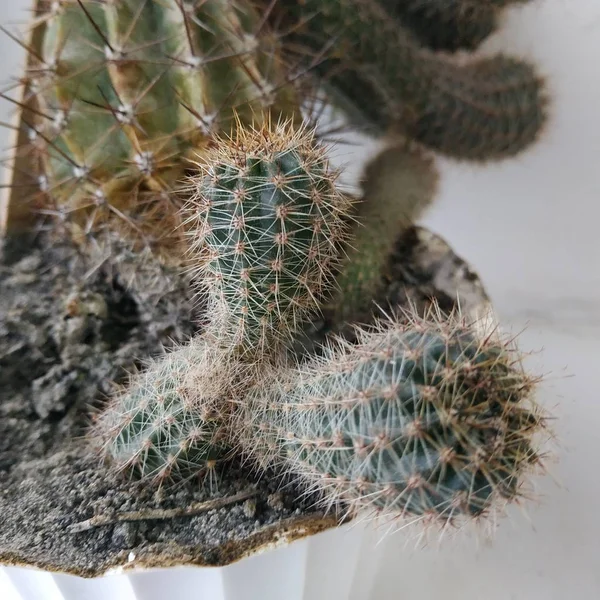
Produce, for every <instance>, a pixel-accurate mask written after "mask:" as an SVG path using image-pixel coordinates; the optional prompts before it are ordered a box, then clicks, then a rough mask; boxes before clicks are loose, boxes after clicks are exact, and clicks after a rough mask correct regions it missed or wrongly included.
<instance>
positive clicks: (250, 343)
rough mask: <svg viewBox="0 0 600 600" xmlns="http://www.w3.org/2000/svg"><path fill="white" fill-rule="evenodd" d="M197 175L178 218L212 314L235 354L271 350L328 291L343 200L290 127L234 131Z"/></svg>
mask: <svg viewBox="0 0 600 600" xmlns="http://www.w3.org/2000/svg"><path fill="white" fill-rule="evenodd" d="M198 168H199V170H200V171H201V173H200V175H199V176H198V177H193V178H192V179H191V185H190V190H189V191H190V195H191V200H190V202H189V203H188V205H187V206H186V207H185V208H184V218H185V222H186V229H187V232H188V238H189V247H190V257H191V263H192V265H193V271H195V273H196V274H197V275H198V276H199V277H198V280H199V281H200V283H201V284H203V285H208V286H209V287H210V288H211V289H210V298H211V300H212V309H211V311H210V313H211V317H213V322H214V321H215V320H220V323H221V325H222V327H221V328H220V331H221V335H222V336H223V337H224V339H229V340H230V344H231V345H233V346H238V347H239V349H240V350H241V351H251V352H257V351H261V350H263V349H267V350H270V349H271V348H270V345H271V344H272V343H273V342H274V341H276V340H278V339H283V338H289V336H290V335H291V333H292V332H293V331H294V330H295V328H296V327H297V325H299V322H300V320H301V318H302V317H303V316H304V315H305V314H306V313H307V312H308V311H310V310H312V309H314V308H316V307H317V302H318V299H321V298H322V297H323V295H325V294H327V292H328V290H329V288H328V284H330V283H331V278H332V272H333V269H334V268H335V267H336V264H337V261H338V257H339V247H340V244H341V243H342V242H343V241H344V239H345V231H346V230H347V221H348V219H347V217H348V215H349V213H350V212H351V203H350V200H349V199H348V198H347V197H346V196H344V195H343V194H342V193H341V192H340V191H339V190H337V189H336V186H335V181H336V176H337V175H336V174H335V173H334V172H333V171H331V170H330V169H329V166H328V161H327V158H326V155H325V149H324V148H323V147H322V146H320V145H318V144H317V143H316V140H315V136H314V131H313V130H309V129H307V128H304V127H300V128H298V127H295V126H293V124H291V123H289V122H279V123H270V124H266V125H265V126H264V127H261V126H258V127H257V128H240V129H239V130H238V131H237V133H236V134H234V135H233V137H231V138H224V137H223V138H221V139H219V140H218V143H216V145H215V146H214V147H213V149H212V150H211V151H210V152H209V154H208V155H207V156H206V157H205V158H204V159H203V161H202V162H200V163H198Z"/></svg>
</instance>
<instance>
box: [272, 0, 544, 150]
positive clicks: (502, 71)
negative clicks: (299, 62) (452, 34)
mask: <svg viewBox="0 0 600 600" xmlns="http://www.w3.org/2000/svg"><path fill="white" fill-rule="evenodd" d="M282 13H283V15H279V19H280V20H283V21H284V22H286V21H285V19H287V20H288V21H290V22H292V23H293V22H295V21H296V22H298V23H300V25H298V26H297V27H296V29H294V35H292V36H291V38H292V42H293V44H301V45H304V46H307V47H308V48H310V49H311V50H312V51H313V52H319V51H321V50H322V49H323V47H324V46H327V45H328V44H329V43H330V41H331V40H332V39H335V40H336V41H337V43H336V44H335V46H334V50H332V51H330V52H329V53H328V55H327V56H328V58H329V59H330V60H329V61H324V62H322V63H321V64H320V65H319V69H320V72H321V73H323V74H324V75H325V76H326V79H327V82H328V85H329V87H330V88H333V89H335V90H337V92H338V93H341V94H343V95H344V96H346V103H345V104H346V105H347V104H348V103H350V104H351V105H353V107H354V109H356V111H358V113H359V114H360V115H361V117H362V119H363V121H364V122H365V126H366V127H367V128H370V129H371V130H374V131H379V132H382V131H388V130H394V129H395V130H400V131H401V132H402V133H404V134H406V135H407V136H409V137H411V138H413V139H414V140H416V141H418V142H420V143H422V144H423V145H425V146H428V147H430V148H431V149H433V150H437V151H439V152H441V153H444V154H447V155H449V156H452V157H455V158H458V159H469V160H479V161H481V160H488V159H501V158H505V157H510V156H514V155H515V154H517V153H519V152H520V151H522V150H523V149H525V148H526V147H528V146H529V145H531V144H532V143H533V142H534V141H535V140H536V139H537V137H538V134H539V132H540V130H541V128H542V126H543V124H544V122H545V118H546V114H545V108H546V99H545V95H544V89H543V82H542V80H541V78H540V77H539V76H538V75H537V74H536V72H535V70H534V68H533V67H532V66H531V65H530V64H528V63H527V62H525V61H522V60H518V59H514V58H510V57H507V56H503V55H498V56H495V57H491V58H479V59H475V60H472V61H470V62H460V61H456V60H454V59H453V58H452V57H450V56H444V55H442V54H438V53H435V52H433V51H432V50H430V49H428V48H424V47H423V46H422V45H421V44H420V43H419V40H418V39H417V38H416V37H415V36H413V35H412V33H411V32H410V31H409V30H408V29H407V28H406V27H404V26H403V25H402V22H401V20H399V19H395V18H393V16H392V15H391V14H390V13H389V12H387V11H386V10H385V9H384V7H383V6H382V5H381V4H380V3H379V2H374V1H373V0H327V1H322V0H304V1H303V2H294V3H291V4H290V5H287V4H286V6H285V7H282ZM374 31H376V32H377V35H373V32H374Z"/></svg>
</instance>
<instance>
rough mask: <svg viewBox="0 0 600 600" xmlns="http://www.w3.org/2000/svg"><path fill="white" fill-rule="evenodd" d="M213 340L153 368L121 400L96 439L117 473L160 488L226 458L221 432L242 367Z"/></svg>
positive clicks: (97, 428) (96, 429)
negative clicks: (229, 398)
mask: <svg viewBox="0 0 600 600" xmlns="http://www.w3.org/2000/svg"><path fill="white" fill-rule="evenodd" d="M233 366H234V365H233V364H232V363H231V362H230V361H229V360H228V357H227V354H226V353H224V352H223V351H220V349H219V346H218V344H215V343H214V342H212V343H211V340H210V338H209V337H198V338H194V339H193V340H192V341H191V342H190V343H189V344H187V345H184V346H181V347H180V348H177V349H176V350H173V351H172V352H169V353H168V354H166V355H165V356H163V357H160V358H156V359H154V360H152V361H150V362H149V363H148V364H147V365H146V367H145V369H144V370H143V371H141V372H139V373H136V374H134V375H133V376H132V377H131V379H130V381H129V384H128V385H127V386H126V387H123V388H122V389H121V390H120V391H119V392H118V393H116V394H115V395H114V397H113V399H112V400H111V403H110V405H109V406H108V407H107V408H106V409H105V410H104V412H103V413H102V414H101V415H100V417H99V418H98V419H97V420H96V422H95V423H94V425H93V427H92V430H91V434H90V436H91V439H92V440H93V442H94V444H95V445H96V446H97V448H98V451H99V452H100V453H101V454H102V456H103V457H105V458H106V459H107V460H109V461H111V463H112V465H113V467H114V468H116V469H117V470H119V471H123V472H125V473H128V474H130V475H132V476H136V477H140V478H143V479H148V480H151V481H153V482H155V483H162V482H164V481H166V480H169V479H175V478H179V477H187V476H192V475H198V474H201V473H205V474H208V475H210V473H211V471H212V470H213V469H214V467H215V465H216V464H217V462H218V461H220V460H222V459H224V458H225V457H226V455H227V447H226V444H225V440H224V430H223V424H224V423H225V422H226V415H225V412H226V410H227V397H228V393H230V392H229V390H231V389H232V386H233V382H234V381H235V376H236V375H239V369H240V366H239V365H235V366H236V367H237V370H234V369H233V368H232V367H233Z"/></svg>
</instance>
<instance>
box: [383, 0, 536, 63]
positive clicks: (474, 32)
mask: <svg viewBox="0 0 600 600" xmlns="http://www.w3.org/2000/svg"><path fill="white" fill-rule="evenodd" d="M525 1H528V0H505V1H503V0H499V1H496V0H400V1H399V0H381V4H382V6H383V7H384V8H385V9H386V10H387V11H388V12H389V13H390V14H392V15H394V16H395V17H397V18H398V19H399V20H400V22H401V23H402V24H403V25H404V26H405V27H407V28H408V29H410V31H411V32H412V33H413V34H414V35H415V36H416V37H417V38H418V39H419V40H420V42H421V43H422V44H423V45H424V46H427V47H429V48H431V49H432V50H446V51H449V52H453V51H456V50H459V49H465V50H474V49H475V48H477V47H478V46H479V45H480V44H481V43H482V42H483V41H484V40H485V39H486V38H487V37H488V36H489V35H491V34H492V33H493V32H494V31H495V30H496V28H497V26H498V21H499V16H500V15H499V13H500V12H501V9H502V8H504V7H505V6H507V5H508V4H513V3H518V2H525Z"/></svg>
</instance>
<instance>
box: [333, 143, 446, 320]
mask: <svg viewBox="0 0 600 600" xmlns="http://www.w3.org/2000/svg"><path fill="white" fill-rule="evenodd" d="M437 184H438V172H437V169H436V167H435V164H434V162H433V160H432V158H431V157H429V156H428V155H427V154H426V153H425V152H424V151H423V150H422V149H420V148H416V147H414V145H411V144H410V143H408V142H398V143H396V144H395V145H392V146H389V147H387V148H385V149H384V150H383V151H382V152H381V153H380V154H379V155H378V156H376V157H375V158H374V159H373V160H372V161H371V162H370V163H369V164H368V165H367V167H366V169H365V172H364V175H363V182H362V188H363V195H362V199H361V202H359V203H358V205H357V210H356V215H355V219H356V223H355V225H354V227H353V230H352V235H351V238H350V241H349V242H348V244H347V248H346V252H345V257H344V260H343V263H342V266H341V268H340V270H339V273H338V275H337V278H336V284H337V291H336V294H335V296H334V298H333V301H332V303H331V307H330V308H331V310H332V313H333V314H332V322H333V324H334V326H335V324H342V323H345V322H349V323H356V322H362V321H364V320H368V318H369V316H370V313H371V312H372V311H373V309H374V308H375V305H374V301H376V300H377V299H378V296H379V292H380V291H381V288H382V284H383V281H384V276H385V269H386V267H387V265H388V262H389V260H390V257H391V256H392V253H393V250H394V248H395V246H396V243H397V242H398V240H399V238H400V237H401V236H402V234H403V233H404V232H405V231H406V230H407V229H408V228H409V227H411V226H412V225H413V224H414V223H415V221H416V220H417V219H418V218H419V217H420V216H421V215H422V214H423V212H424V211H425V210H426V209H427V208H428V207H429V206H430V204H431V203H432V202H433V199H434V197H435V194H436V191H437Z"/></svg>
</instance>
